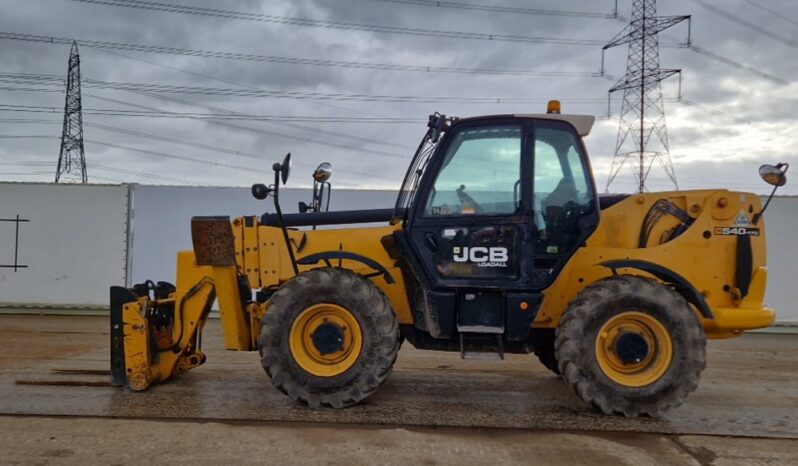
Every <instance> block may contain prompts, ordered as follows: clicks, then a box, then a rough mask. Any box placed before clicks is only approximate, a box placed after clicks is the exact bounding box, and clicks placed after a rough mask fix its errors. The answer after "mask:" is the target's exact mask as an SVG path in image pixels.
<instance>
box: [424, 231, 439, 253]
mask: <svg viewBox="0 0 798 466" xmlns="http://www.w3.org/2000/svg"><path fill="white" fill-rule="evenodd" d="M424 244H425V245H426V246H427V249H429V250H430V251H432V252H435V251H437V250H438V238H436V237H435V235H434V234H432V233H427V234H426V235H424Z"/></svg>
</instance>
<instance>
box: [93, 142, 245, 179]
mask: <svg viewBox="0 0 798 466" xmlns="http://www.w3.org/2000/svg"><path fill="white" fill-rule="evenodd" d="M86 142H89V143H91V144H96V145H99V146H105V147H112V148H114V149H120V150H125V151H130V152H138V153H140V154H146V155H152V156H155V157H161V158H167V159H174V160H182V161H184V162H192V163H199V164H203V165H211V166H214V167H220V168H229V169H232V170H238V171H244V172H247V173H252V172H254V171H257V169H255V168H252V167H245V166H242V165H236V164H231V163H225V162H216V161H213V160H204V159H196V158H193V157H187V156H185V155H174V154H166V153H164V152H158V151H152V150H147V149H141V148H137V147H130V146H123V145H121V144H114V143H111V142H104V141H97V140H90V139H86Z"/></svg>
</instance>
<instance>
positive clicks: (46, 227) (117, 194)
mask: <svg viewBox="0 0 798 466" xmlns="http://www.w3.org/2000/svg"><path fill="white" fill-rule="evenodd" d="M128 197H129V190H128V187H127V186H101V185H94V186H79V185H63V184H60V185H55V184H29V183H19V184H16V183H0V219H3V221H0V266H2V267H0V303H2V304H3V305H14V306H41V305H51V306H59V307H63V306H66V307H71V306H76V307H87V306H88V307H91V306H102V305H106V303H107V301H108V287H109V286H110V285H112V284H116V283H125V282H126V280H127V277H128V268H127V267H128V263H129V261H128V257H127V254H128V207H129V203H128ZM17 216H19V217H18V218H19V222H17V221H16V219H17ZM15 265H16V267H15Z"/></svg>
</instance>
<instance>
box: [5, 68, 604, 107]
mask: <svg viewBox="0 0 798 466" xmlns="http://www.w3.org/2000/svg"><path fill="white" fill-rule="evenodd" d="M0 77H1V78H3V79H4V80H5V81H15V82H22V83H26V82H28V81H34V82H38V83H42V82H43V81H47V80H48V79H49V80H50V81H51V82H52V81H56V82H57V81H58V80H60V79H61V78H60V77H58V76H54V75H30V74H18V73H0ZM83 83H84V85H85V87H91V88H94V89H116V90H125V91H143V92H156V93H169V94H193V95H213V96H229V97H257V98H283V99H297V100H333V101H337V100H351V101H358V102H391V103H398V102H414V103H444V102H454V103H478V104H481V103H487V104H509V103H540V102H546V101H548V100H547V99H541V98H526V97H515V96H506V97H468V96H418V95H387V94H384V95H380V94H349V93H342V92H335V93H331V92H299V91H279V90H269V89H233V88H218V87H200V86H186V85H170V84H155V83H130V82H120V81H100V80H96V79H88V78H87V79H84V80H83ZM569 100H570V101H571V102H585V101H590V103H593V101H595V100H601V99H584V98H575V99H569Z"/></svg>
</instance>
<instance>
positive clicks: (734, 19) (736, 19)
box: [689, 0, 798, 47]
mask: <svg viewBox="0 0 798 466" xmlns="http://www.w3.org/2000/svg"><path fill="white" fill-rule="evenodd" d="M689 1H690V2H692V3H695V4H696V5H699V6H701V7H702V8H706V9H707V10H709V11H711V12H712V13H715V14H716V15H718V16H721V17H723V18H726V19H728V20H729V21H732V22H734V23H737V24H739V25H740V26H743V27H747V28H748V29H751V30H752V31H756V32H758V33H760V34H762V35H763V36H767V37H770V38H771V39H775V40H777V41H779V42H781V43H783V44H787V45H789V46H790V47H798V42H796V41H794V40H790V39H787V38H786V37H782V36H780V35H778V34H775V33H773V32H771V31H770V29H767V28H763V27H762V26H759V25H758V24H754V23H752V22H750V21H747V20H745V19H742V18H740V17H739V16H737V15H733V14H731V13H729V12H728V11H726V10H724V9H722V8H718V7H716V6H714V5H711V4H709V3H707V2H705V1H703V0H689Z"/></svg>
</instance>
